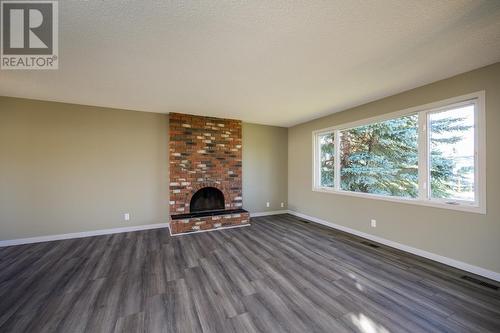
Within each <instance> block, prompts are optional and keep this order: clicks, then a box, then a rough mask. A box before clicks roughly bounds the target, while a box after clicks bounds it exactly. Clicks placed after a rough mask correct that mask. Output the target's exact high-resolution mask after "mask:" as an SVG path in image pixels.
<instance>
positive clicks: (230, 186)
mask: <svg viewBox="0 0 500 333" xmlns="http://www.w3.org/2000/svg"><path fill="white" fill-rule="evenodd" d="M169 118H170V125H169V126H170V142H169V156H170V214H171V215H177V214H186V213H190V212H189V203H190V200H191V197H192V196H193V195H194V194H195V193H196V191H198V190H199V189H201V188H204V187H215V188H217V189H219V190H221V191H222V193H223V194H224V200H225V208H226V209H227V210H234V209H241V208H242V205H243V204H242V201H243V197H242V172H241V169H242V167H241V147H242V141H241V121H239V120H232V119H219V118H211V117H200V116H193V115H186V114H179V113H170V116H169ZM248 223H249V214H248V213H247V212H242V213H238V214H225V215H217V216H205V217H190V218H185V219H171V221H170V225H171V228H170V231H171V233H172V234H178V233H186V232H193V231H199V230H210V229H216V228H220V227H228V226H239V225H243V224H248Z"/></svg>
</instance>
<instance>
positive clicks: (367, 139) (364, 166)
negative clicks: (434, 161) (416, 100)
mask: <svg viewBox="0 0 500 333" xmlns="http://www.w3.org/2000/svg"><path fill="white" fill-rule="evenodd" d="M341 135H342V140H341V142H342V144H341V148H340V149H341V160H340V165H341V170H342V172H341V188H342V189H344V190H348V191H355V192H364V193H374V194H384V195H392V196H402V197H417V196H418V148H417V142H418V116H416V115H411V116H406V117H401V118H397V119H391V120H388V121H384V122H379V123H375V124H371V125H367V126H361V127H356V128H353V129H349V130H345V131H342V132H341Z"/></svg>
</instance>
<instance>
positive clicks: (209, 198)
mask: <svg viewBox="0 0 500 333" xmlns="http://www.w3.org/2000/svg"><path fill="white" fill-rule="evenodd" d="M224 208H225V205H224V194H223V193H222V191H221V190H219V189H217V188H215V187H204V188H202V189H200V190H198V191H197V192H196V193H195V194H194V195H193V197H192V198H191V202H190V203H189V211H190V212H191V213H194V212H205V211H211V210H221V209H224Z"/></svg>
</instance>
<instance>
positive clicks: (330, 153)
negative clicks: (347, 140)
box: [320, 133, 335, 187]
mask: <svg viewBox="0 0 500 333" xmlns="http://www.w3.org/2000/svg"><path fill="white" fill-rule="evenodd" d="M334 141H335V135H334V134H333V133H329V134H325V135H321V136H320V147H321V152H320V153H321V172H320V173H321V186H326V187H333V186H334V179H335V177H334V170H335V142H334Z"/></svg>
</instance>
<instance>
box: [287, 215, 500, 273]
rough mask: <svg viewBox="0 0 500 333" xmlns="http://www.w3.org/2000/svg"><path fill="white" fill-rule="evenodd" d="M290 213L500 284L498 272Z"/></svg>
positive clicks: (311, 217)
mask: <svg viewBox="0 0 500 333" xmlns="http://www.w3.org/2000/svg"><path fill="white" fill-rule="evenodd" d="M288 213H289V214H291V215H295V216H297V217H300V218H303V219H306V220H309V221H311V222H315V223H318V224H322V225H324V226H327V227H330V228H334V229H338V230H341V231H344V232H347V233H350V234H353V235H356V236H359V237H363V238H366V239H369V240H372V241H374V242H377V243H380V244H384V245H387V246H390V247H393V248H396V249H398V250H401V251H405V252H409V253H412V254H415V255H417V256H420V257H424V258H427V259H430V260H434V261H437V262H440V263H442V264H445V265H448V266H452V267H455V268H458V269H461V270H464V271H467V272H471V273H474V274H477V275H481V276H484V277H486V278H488V279H491V280H495V281H498V282H500V273H498V272H494V271H490V270H488V269H485V268H482V267H478V266H474V265H471V264H467V263H465V262H462V261H459V260H455V259H451V258H448V257H444V256H441V255H438V254H435V253H431V252H427V251H424V250H421V249H417V248H414V247H411V246H408V245H404V244H400V243H397V242H394V241H391V240H388V239H385V238H381V237H378V236H374V235H371V234H367V233H365V232H362V231H358V230H355V229H351V228H348V227H345V226H342V225H339V224H335V223H332V222H329V221H325V220H322V219H319V218H317V217H313V216H309V215H306V214H302V213H299V212H295V211H291V210H289V211H288Z"/></svg>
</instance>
